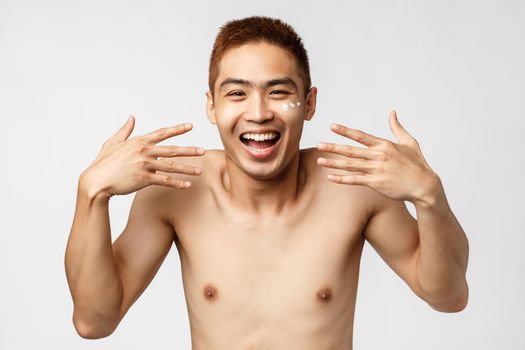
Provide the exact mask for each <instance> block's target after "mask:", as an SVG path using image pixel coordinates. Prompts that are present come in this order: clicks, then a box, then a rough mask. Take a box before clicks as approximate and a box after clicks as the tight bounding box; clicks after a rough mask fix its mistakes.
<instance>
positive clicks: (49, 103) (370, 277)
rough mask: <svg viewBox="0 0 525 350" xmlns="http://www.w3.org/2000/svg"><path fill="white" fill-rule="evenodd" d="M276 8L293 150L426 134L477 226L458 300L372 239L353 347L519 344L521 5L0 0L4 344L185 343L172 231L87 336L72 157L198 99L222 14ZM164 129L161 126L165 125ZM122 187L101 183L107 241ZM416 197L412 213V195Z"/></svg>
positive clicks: (155, 124)
mask: <svg viewBox="0 0 525 350" xmlns="http://www.w3.org/2000/svg"><path fill="white" fill-rule="evenodd" d="M254 14H258V15H269V16H274V17H279V18H282V19H284V20H286V21H288V22H289V23H290V24H291V25H292V26H294V27H295V28H296V30H297V31H298V32H299V34H300V35H301V36H302V37H303V39H304V42H305V45H306V48H307V50H309V54H310V59H311V71H312V80H313V83H314V85H315V86H317V87H318V88H319V100H318V109H317V113H316V115H315V117H314V119H313V120H312V121H311V122H308V123H307V124H306V125H305V130H304V137H303V140H302V147H312V146H315V145H316V144H317V143H318V142H319V141H337V142H342V141H343V139H342V138H340V137H339V136H337V135H335V134H333V133H331V132H330V131H329V125H330V123H331V122H339V123H343V124H345V125H348V126H351V127H355V128H360V129H363V130H365V131H367V132H369V133H372V134H375V135H378V136H381V137H387V138H389V139H391V140H395V138H394V136H393V135H392V134H391V132H390V129H389V127H388V112H389V110H390V109H396V110H397V111H398V116H399V119H400V121H401V123H402V124H403V125H404V126H405V127H406V128H407V129H408V131H409V132H411V133H412V135H414V136H415V137H416V138H417V139H418V141H419V142H420V144H421V147H422V150H423V153H424V155H425V157H426V159H427V160H428V162H429V164H430V165H431V167H432V168H433V169H434V170H435V171H436V172H437V173H438V174H439V175H440V177H441V179H442V181H443V183H444V186H445V190H446V193H447V196H448V200H449V203H450V206H451V207H452V209H453V211H454V213H455V214H456V216H457V218H458V219H459V221H460V223H461V224H462V226H463V228H464V230H465V232H466V233H467V235H468V238H469V240H470V249H471V255H470V262H469V270H468V281H469V284H470V301H469V305H468V307H467V309H466V310H465V311H463V312H461V313H458V314H445V313H439V312H437V311H434V310H432V309H431V308H430V307H429V306H428V305H427V304H425V303H424V302H423V301H422V300H420V299H418V298H417V297H416V296H415V295H414V294H413V293H412V292H411V291H410V290H409V288H408V287H407V286H406V285H405V284H404V282H403V281H402V280H401V279H400V278H399V277H398V276H397V275H395V274H394V273H393V271H391V270H390V269H389V268H388V266H387V265H386V264H385V263H384V262H383V261H382V260H381V259H380V258H379V256H378V255H377V254H376V253H375V251H374V250H373V249H371V248H370V246H369V245H366V247H365V251H364V254H363V261H362V266H361V277H360V285H359V292H358V301H357V309H356V319H355V339H354V346H355V349H358V350H365V349H491V350H492V349H525V335H524V334H523V333H524V332H523V325H524V324H525V301H524V299H525V284H524V282H523V279H524V276H525V258H524V255H523V254H522V250H523V245H524V243H525V239H524V237H523V234H524V230H523V226H524V224H525V219H524V218H525V215H523V212H524V210H523V209H524V206H523V202H522V199H523V198H524V196H525V193H524V186H523V185H524V182H523V178H524V176H523V161H524V160H525V157H524V155H525V154H524V153H525V152H524V142H523V141H522V134H523V133H524V132H525V122H524V117H525V113H524V110H525V107H524V104H523V102H524V101H525V98H524V97H525V96H524V92H525V89H524V87H525V20H524V19H525V6H524V3H523V2H519V1H514V2H512V1H433V2H432V1H400V2H394V1H367V2H360V3H357V2H345V3H344V4H343V3H342V2H335V1H326V0H324V1H315V2H307V1H300V2H283V1H264V2H263V1H261V2H259V1H257V2H249V3H248V2H242V1H218V2H211V1H210V2H207V3H205V2H199V1H192V2H182V1H181V2H175V1H171V2H170V1H147V2H146V1H144V2H138V1H134V2H131V1H130V2H125V1H76V2H75V1H47V2H45V1H0V118H1V119H0V146H1V147H0V155H1V163H0V167H1V172H0V186H1V197H0V205H1V211H0V215H1V220H0V222H1V231H0V264H1V268H0V283H1V288H0V348H2V349H36V348H38V349H120V348H125V349H144V348H146V347H148V348H153V349H189V348H190V334H189V324H188V320H187V311H186V306H185V302H184V295H183V291H182V285H181V276H180V265H179V260H178V255H177V251H176V249H175V247H173V248H172V250H171V252H170V254H169V256H168V258H167V260H166V261H165V263H164V264H163V266H162V267H161V269H160V271H159V273H158V275H157V276H156V278H155V279H154V280H153V282H152V284H151V285H150V286H149V288H148V289H147V290H146V291H145V292H144V294H143V295H142V297H141V298H140V299H139V300H138V301H137V303H136V304H135V305H134V306H133V307H132V309H131V310H130V311H129V313H128V314H127V316H126V317H125V318H124V320H123V321H122V323H121V324H120V325H119V327H118V329H117V330H116V331H115V333H114V334H113V335H112V336H110V337H109V338H105V339H101V340H95V341H92V340H85V339H82V338H80V337H79V336H78V335H77V334H76V333H75V330H74V328H73V324H72V322H71V312H72V302H71V298H70V295H69V290H68V287H67V283H66V279H65V273H64V266H63V257H64V250H65V244H66V240H67V237H68V234H69V229H70V227H71V223H72V218H73V213H74V208H75V197H76V185H77V179H78V176H79V174H80V173H81V171H82V170H84V169H85V168H86V167H87V166H88V165H89V163H90V162H91V161H92V160H93V159H94V157H95V156H96V154H97V153H98V151H99V149H100V147H101V145H102V143H103V142H104V141H105V139H106V138H108V137H109V136H110V135H112V134H113V133H114V132H115V131H116V130H117V129H118V128H119V127H120V125H122V124H123V123H124V122H125V120H126V118H127V117H128V116H129V115H130V114H134V115H135V116H136V119H137V120H136V128H135V131H134V133H133V135H139V134H143V133H146V132H150V131H152V130H154V129H157V128H159V127H163V126H169V125H173V124H177V123H182V122H186V121H190V122H192V123H193V124H194V130H193V131H191V132H190V133H189V134H186V135H183V136H180V137H179V138H178V139H177V140H176V142H177V143H178V144H181V145H190V144H197V145H199V146H203V147H206V148H222V145H221V143H220V139H219V137H218V133H217V131H216V129H215V127H214V126H213V125H212V124H210V123H209V122H208V120H207V119H206V115H205V95H204V93H205V91H206V89H207V69H208V59H209V55H210V51H211V47H212V43H213V40H214V38H215V35H216V33H217V31H218V28H219V26H220V25H222V24H223V23H224V22H226V21H227V20H230V19H232V18H240V17H244V16H248V15H254ZM164 143H165V144H170V143H172V141H168V142H164ZM132 199H133V195H129V196H124V197H116V198H113V199H112V201H111V204H110V214H111V228H112V232H113V238H114V239H115V238H116V237H117V236H118V235H119V234H120V232H121V230H122V229H123V228H124V226H125V223H126V221H127V216H128V212H129V208H130V204H131V201H132ZM408 207H409V209H410V210H411V212H412V213H413V215H415V213H414V210H413V207H412V206H411V204H408Z"/></svg>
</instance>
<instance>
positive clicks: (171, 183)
mask: <svg viewBox="0 0 525 350" xmlns="http://www.w3.org/2000/svg"><path fill="white" fill-rule="evenodd" d="M149 182H150V184H151V185H160V186H167V187H172V188H188V187H190V186H191V182H189V181H184V180H177V179H174V178H173V177H171V176H169V175H160V174H151V175H150V177H149Z"/></svg>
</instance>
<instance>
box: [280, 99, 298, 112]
mask: <svg viewBox="0 0 525 350" xmlns="http://www.w3.org/2000/svg"><path fill="white" fill-rule="evenodd" d="M278 104H279V107H280V109H281V110H282V111H284V112H293V111H295V110H296V109H297V110H301V102H299V101H296V102H293V101H283V102H279V103H278Z"/></svg>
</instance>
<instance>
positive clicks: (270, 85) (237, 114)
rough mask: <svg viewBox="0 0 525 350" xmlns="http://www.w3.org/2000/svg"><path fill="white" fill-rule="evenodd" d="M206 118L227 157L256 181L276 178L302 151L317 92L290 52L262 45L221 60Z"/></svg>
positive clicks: (235, 51) (231, 52) (245, 47)
mask: <svg viewBox="0 0 525 350" xmlns="http://www.w3.org/2000/svg"><path fill="white" fill-rule="evenodd" d="M214 89H215V96H214V98H212V96H211V94H210V92H207V93H206V95H207V97H208V103H207V113H208V118H209V119H210V121H211V122H212V123H214V124H216V125H217V127H218V129H219V134H220V137H221V140H222V143H223V145H224V150H225V152H226V154H227V156H228V157H229V158H230V159H231V160H232V161H233V163H234V164H235V165H236V166H237V167H238V168H240V169H241V170H242V171H244V172H245V173H247V174H248V175H250V176H252V177H253V178H257V179H269V178H273V177H276V176H278V175H279V174H280V173H281V172H282V171H283V169H284V168H285V167H286V166H287V165H288V164H289V162H290V160H291V158H292V157H293V156H294V155H295V154H296V152H297V151H298V149H299V141H300V139H301V134H302V129H303V123H304V120H310V119H311V118H312V116H313V114H314V112H315V98H316V92H317V91H316V89H315V88H311V89H310V91H309V93H308V96H304V85H303V79H302V78H301V76H300V75H299V71H298V69H297V66H296V63H295V60H294V57H293V56H292V54H290V53H289V52H288V51H286V50H284V49H282V48H280V47H278V46H275V45H272V44H268V43H264V42H260V43H255V44H246V45H243V46H241V47H238V48H234V49H231V50H229V51H227V52H226V54H225V55H224V56H223V58H222V60H221V62H220V66H219V76H218V77H217V80H216V82H215V86H214Z"/></svg>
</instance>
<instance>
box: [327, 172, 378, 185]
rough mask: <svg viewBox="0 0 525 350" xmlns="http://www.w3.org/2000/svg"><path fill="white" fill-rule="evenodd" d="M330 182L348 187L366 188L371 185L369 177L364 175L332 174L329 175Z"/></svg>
mask: <svg viewBox="0 0 525 350" xmlns="http://www.w3.org/2000/svg"><path fill="white" fill-rule="evenodd" d="M328 180H330V181H332V182H335V183H338V184H346V185H364V186H369V185H370V180H369V179H368V176H366V175H363V174H352V175H335V174H330V175H328Z"/></svg>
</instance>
